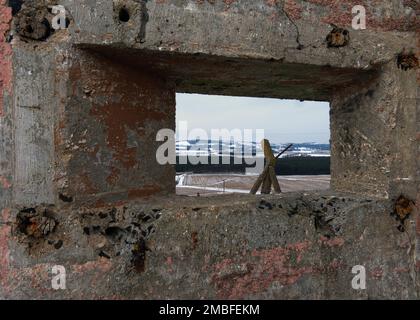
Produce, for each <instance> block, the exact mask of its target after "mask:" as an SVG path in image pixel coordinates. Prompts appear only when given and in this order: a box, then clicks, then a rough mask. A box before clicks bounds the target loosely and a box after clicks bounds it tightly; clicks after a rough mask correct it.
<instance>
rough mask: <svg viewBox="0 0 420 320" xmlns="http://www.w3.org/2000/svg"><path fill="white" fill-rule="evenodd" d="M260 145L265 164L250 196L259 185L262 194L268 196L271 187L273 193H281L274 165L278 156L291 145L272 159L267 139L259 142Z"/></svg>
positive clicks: (255, 191)
mask: <svg viewBox="0 0 420 320" xmlns="http://www.w3.org/2000/svg"><path fill="white" fill-rule="evenodd" d="M261 145H262V148H263V150H264V157H265V160H266V164H265V167H264V170H263V172H262V173H261V174H260V176H259V177H258V179H257V181H255V184H254V186H253V187H252V189H251V194H256V193H257V191H258V189H259V188H260V186H261V185H262V187H261V193H262V194H270V193H271V187H273V189H274V192H275V193H281V188H280V185H279V182H278V180H277V176H276V170H275V168H276V163H277V159H278V158H280V156H281V155H282V154H284V153H285V152H286V151H287V150H289V149H290V148H291V147H292V146H293V144H290V145H288V146H287V147H286V149H284V150H283V151H282V152H280V153H279V154H278V155H277V156H276V157H274V154H273V150H272V149H271V145H270V142H269V141H268V140H267V139H264V140H263V141H261Z"/></svg>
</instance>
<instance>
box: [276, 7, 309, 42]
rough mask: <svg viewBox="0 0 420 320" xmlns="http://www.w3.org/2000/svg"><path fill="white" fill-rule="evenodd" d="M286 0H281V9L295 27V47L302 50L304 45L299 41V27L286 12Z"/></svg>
mask: <svg viewBox="0 0 420 320" xmlns="http://www.w3.org/2000/svg"><path fill="white" fill-rule="evenodd" d="M285 6H286V2H285V1H283V7H282V8H281V11H282V12H283V13H284V15H285V16H286V17H287V19H288V20H289V21H290V23H291V24H293V26H294V27H295V29H296V43H297V44H298V46H297V48H296V49H298V50H302V49H303V48H304V47H305V46H304V45H303V44H302V43H301V42H300V31H299V27H298V25H297V24H296V22H295V21H294V20H293V19H292V18H291V17H290V15H289V14H288V13H287V11H286V9H285Z"/></svg>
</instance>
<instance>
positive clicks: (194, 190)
mask: <svg viewBox="0 0 420 320" xmlns="http://www.w3.org/2000/svg"><path fill="white" fill-rule="evenodd" d="M329 122H330V117H329V103H328V102H314V101H298V100H280V99H266V98H246V97H229V96H210V95H197V94H177V106H176V124H177V130H176V152H177V165H176V171H177V176H176V182H177V194H179V195H189V196H209V195H217V194H225V193H249V192H250V190H251V188H252V186H253V184H254V183H255V181H256V180H257V178H258V176H259V173H261V172H262V170H263V168H264V151H263V148H262V145H261V140H262V139H267V140H268V141H269V142H270V144H271V149H272V151H273V154H274V156H276V155H277V154H278V153H280V152H281V151H282V150H283V149H284V148H286V147H287V146H288V145H289V144H293V146H292V147H291V148H290V149H289V151H287V152H286V153H285V154H284V155H282V156H281V157H280V158H279V160H278V161H277V163H276V166H275V173H276V175H277V179H278V181H279V184H280V187H281V189H282V192H293V191H310V190H326V189H329V187H330V124H329ZM261 161H262V164H261ZM258 166H259V167H258Z"/></svg>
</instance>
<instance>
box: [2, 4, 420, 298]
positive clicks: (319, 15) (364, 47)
mask: <svg viewBox="0 0 420 320" xmlns="http://www.w3.org/2000/svg"><path fill="white" fill-rule="evenodd" d="M58 2H59V3H61V4H63V5H64V6H65V7H66V9H67V11H68V14H69V15H68V23H69V28H68V29H66V30H57V31H55V32H53V30H51V28H50V29H48V28H47V26H48V25H50V26H51V23H52V21H51V19H52V17H53V15H52V14H51V13H50V12H49V11H48V8H47V5H49V4H53V2H52V1H29V0H28V1H24V6H23V7H22V8H21V10H20V11H19V8H14V10H15V16H14V17H13V19H12V15H11V9H10V8H8V7H7V3H6V1H5V0H0V13H1V16H0V134H1V136H0V212H1V216H0V284H1V286H0V297H1V298H23V297H29V298H47V297H50V298H122V299H123V298H200V297H203V298H417V296H418V291H419V285H420V282H419V280H418V278H417V274H418V270H419V267H420V263H419V261H420V258H419V257H420V251H419V250H420V245H419V239H420V219H418V212H419V209H420V183H419V178H420V144H419V143H420V138H419V137H420V135H419V133H420V121H419V119H420V114H419V112H420V105H419V101H420V89H419V87H420V86H419V84H420V71H419V69H418V67H417V68H416V67H415V66H414V67H413V68H412V69H410V70H402V69H401V68H398V65H397V61H398V60H397V56H398V55H400V54H401V53H403V52H413V53H414V54H415V55H417V57H418V56H419V53H420V51H419V50H420V42H419V41H420V37H419V34H418V30H419V21H418V19H417V18H418V10H419V8H418V4H416V2H413V1H405V0H404V1H397V0H392V1H376V0H365V1H354V0H346V1H335V0H325V1H320V0H306V1H304V0H294V1H293V0H285V1H272V0H258V1H244V0H243V1H242V0H230V1H201V0H200V1H199V0H197V1H195V0H172V1H169V0H166V1H164V0H159V1H147V2H146V1H134V0H127V1H122V0H116V1H104V2H101V3H100V4H98V3H97V2H96V1H90V0H80V1H70V0H69V1H65V0H63V1H58ZM54 4H55V3H54ZM356 4H362V5H364V6H365V7H366V9H367V14H368V29H367V30H363V31H355V30H352V29H351V26H350V23H351V18H352V14H351V8H352V6H353V5H356ZM122 9H123V10H124V12H121V10H122ZM330 23H335V24H337V25H338V26H340V27H342V28H344V29H346V30H347V31H348V32H349V37H350V41H349V43H348V45H346V46H343V47H338V48H336V47H331V46H330V47H329V46H328V45H327V43H326V41H325V39H326V37H327V35H328V34H329V33H330V32H331V30H332V29H333V28H332V26H331V25H330ZM176 91H178V92H195V93H211V94H229V95H247V96H261V97H279V98H295V99H313V100H326V101H330V102H331V129H332V142H331V143H332V188H333V190H332V191H331V192H330V193H328V194H326V195H317V194H313V195H292V196H288V197H285V198H281V197H269V198H268V199H266V201H268V202H263V203H260V201H261V199H260V198H258V197H257V198H255V197H237V198H229V199H226V198H221V199H211V200H206V199H182V198H172V197H167V198H156V199H154V198H151V199H149V200H146V199H147V198H148V197H150V196H152V195H156V194H160V195H161V196H162V195H165V194H168V193H171V192H174V179H173V178H174V171H173V168H171V167H161V166H159V165H158V164H157V163H156V161H155V158H154V157H155V150H156V148H157V146H158V145H157V144H156V142H155V135H156V132H157V131H158V130H159V129H162V128H173V127H174V122H175V121H174V120H175V105H174V104H175V102H174V97H175V92H176ZM337 192H350V193H353V194H358V195H357V196H356V195H352V196H350V195H339V194H338V193H337ZM400 194H404V195H405V196H406V197H408V198H409V199H411V200H416V199H415V198H416V197H417V201H416V203H417V209H416V210H415V211H413V212H412V213H411V215H410V217H409V219H408V220H406V221H405V225H406V226H405V231H404V232H400V231H399V230H397V225H398V223H397V222H396V220H394V218H392V217H390V213H391V212H392V211H393V201H395V199H396V198H397V197H398V196H399V195H400ZM322 196H325V197H324V198H322ZM227 200H230V201H231V203H229V202H228V201H227ZM280 206H281V207H280ZM270 208H271V209H270ZM148 215H150V216H151V217H149V218H148V217H147V216H148ZM160 215H161V216H160ZM158 216H160V218H159V219H158ZM330 218H333V219H332V220H330ZM156 219H157V221H155V220H156ZM315 225H316V228H315ZM400 230H402V229H401V226H400ZM57 264H60V265H64V266H66V268H67V270H68V288H69V289H68V290H67V291H52V289H51V286H50V285H51V282H50V280H51V274H50V271H51V267H52V266H53V265H57ZM354 265H365V266H366V268H367V270H368V286H367V287H368V289H367V291H361V292H357V291H354V290H352V289H351V286H350V281H351V278H352V276H353V275H352V274H351V273H350V270H351V267H352V266H354Z"/></svg>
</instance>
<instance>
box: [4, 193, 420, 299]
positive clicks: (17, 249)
mask: <svg viewBox="0 0 420 320" xmlns="http://www.w3.org/2000/svg"><path fill="white" fill-rule="evenodd" d="M158 203H159V205H157V202H156V201H152V202H142V203H132V204H131V205H129V206H120V207H113V208H109V207H108V208H100V209H87V208H80V209H79V210H76V209H74V210H71V209H69V210H65V211H57V212H56V213H55V217H56V219H57V222H58V225H57V228H56V230H55V231H54V232H53V233H51V234H49V235H48V236H46V237H45V238H41V239H34V238H27V237H25V235H24V234H22V233H20V232H19V231H16V232H15V233H14V235H13V237H12V238H9V244H10V247H9V248H8V250H10V251H9V257H10V259H11V261H13V262H12V263H11V267H10V270H8V272H7V273H6V275H5V279H4V282H3V287H2V291H1V292H2V294H3V297H5V298H10V297H13V298H33V297H36V298H42V299H46V298H83V299H84V298H95V299H96V298H107V299H124V298H139V299H155V298H159V299H174V298H177V299H198V298H205V299H216V298H218V299H220V298H222V299H249V298H264V299H307V298H310V299H325V298H338V299H342V298H363V299H366V298H370V299H377V298H379V299H385V298H388V299H389V298H394V299H407V298H417V297H418V288H417V287H416V286H415V282H414V281H415V279H416V272H415V270H416V269H415V262H414V259H413V256H414V251H415V246H414V241H415V234H414V228H415V226H414V220H413V219H409V220H408V221H406V226H407V232H405V233H402V232H400V231H398V230H397V225H398V224H397V222H396V220H395V219H394V218H393V217H391V215H390V212H392V210H393V208H392V204H391V203H390V202H389V201H382V200H366V199H361V198H355V197H352V196H350V197H349V196H346V195H334V196H332V195H331V194H316V193H315V194H306V195H302V194H291V195H288V196H283V197H278V196H270V197H266V198H264V199H263V198H261V197H257V198H253V199H249V197H247V196H235V197H232V196H229V197H221V198H219V199H204V198H201V199H191V198H183V197H178V198H165V199H161V201H159V202H158ZM72 209H73V208H72ZM52 210H54V209H52ZM40 212H41V210H40V209H39V213H40ZM15 214H16V213H15V212H12V213H11V215H12V217H13V216H14V215H15ZM4 240H5V239H2V241H4ZM57 243H59V245H57ZM56 264H60V265H63V266H65V267H66V269H67V286H68V289H67V290H64V291H55V290H53V289H52V288H51V268H52V266H53V265H56ZM355 265H363V266H365V267H366V270H367V290H366V291H356V290H353V289H352V287H351V280H352V278H353V277H354V275H353V274H352V273H351V269H352V267H353V266H355Z"/></svg>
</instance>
